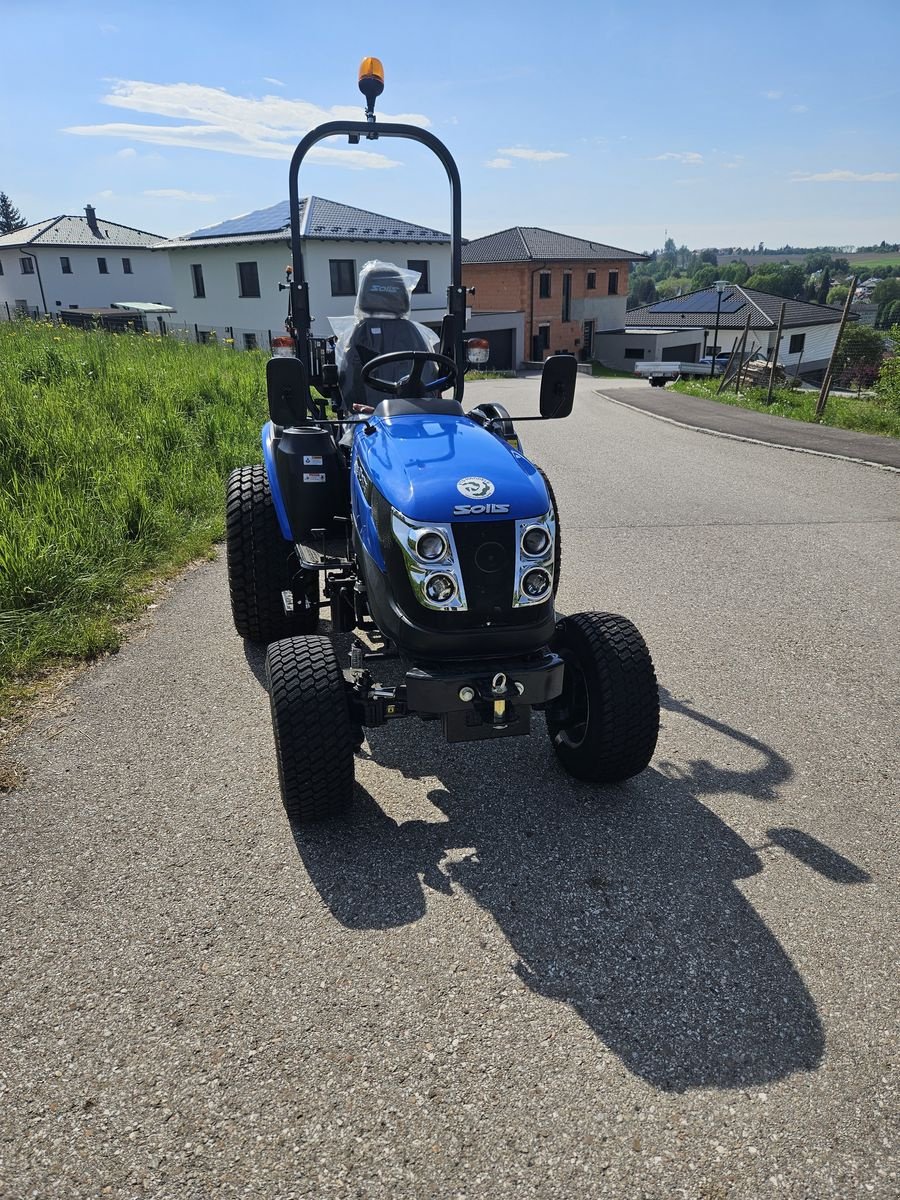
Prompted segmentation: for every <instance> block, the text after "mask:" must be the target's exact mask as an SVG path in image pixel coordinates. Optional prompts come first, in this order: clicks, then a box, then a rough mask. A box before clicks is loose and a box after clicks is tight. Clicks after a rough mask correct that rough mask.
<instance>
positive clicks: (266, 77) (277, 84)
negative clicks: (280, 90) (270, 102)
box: [263, 75, 287, 87]
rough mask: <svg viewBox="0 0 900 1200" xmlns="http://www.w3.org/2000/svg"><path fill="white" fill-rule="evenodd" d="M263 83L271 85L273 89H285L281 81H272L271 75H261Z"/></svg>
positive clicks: (284, 84) (285, 85)
mask: <svg viewBox="0 0 900 1200" xmlns="http://www.w3.org/2000/svg"><path fill="white" fill-rule="evenodd" d="M263 83H271V84H272V86H273V87H287V84H286V83H285V82H284V81H283V80H281V79H273V77H272V76H271V75H263Z"/></svg>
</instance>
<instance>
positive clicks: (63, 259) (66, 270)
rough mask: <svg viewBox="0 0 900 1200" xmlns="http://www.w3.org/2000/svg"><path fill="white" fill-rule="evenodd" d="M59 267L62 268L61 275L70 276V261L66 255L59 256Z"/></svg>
mask: <svg viewBox="0 0 900 1200" xmlns="http://www.w3.org/2000/svg"><path fill="white" fill-rule="evenodd" d="M59 265H60V267H61V268H62V273H63V275H71V274H72V260H71V259H70V258H69V257H68V255H66V254H63V255H61V256H60V260H59Z"/></svg>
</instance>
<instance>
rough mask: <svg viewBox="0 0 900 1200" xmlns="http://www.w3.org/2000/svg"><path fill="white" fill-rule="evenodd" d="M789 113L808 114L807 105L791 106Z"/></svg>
mask: <svg viewBox="0 0 900 1200" xmlns="http://www.w3.org/2000/svg"><path fill="white" fill-rule="evenodd" d="M791 112H795V113H805V112H809V105H808V104H792V105H791Z"/></svg>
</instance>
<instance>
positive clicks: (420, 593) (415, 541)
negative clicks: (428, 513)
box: [391, 508, 468, 612]
mask: <svg viewBox="0 0 900 1200" xmlns="http://www.w3.org/2000/svg"><path fill="white" fill-rule="evenodd" d="M391 532H392V533H393V535H394V539H395V541H396V542H397V545H398V546H399V547H400V549H401V551H402V552H403V559H404V562H405V563H406V571H407V574H408V575H409V581H410V583H411V584H412V589H413V591H414V592H415V595H416V599H417V600H418V602H419V603H420V604H421V605H422V607H423V608H430V609H431V610H432V611H433V612H466V611H467V609H468V605H467V603H466V590H465V588H464V586H463V579H462V569H461V567H460V563H459V557H458V555H457V552H456V543H455V542H454V540H453V530H452V529H451V527H450V525H449V524H443V523H441V522H438V521H412V520H410V518H409V517H406V516H404V515H403V513H401V512H398V511H397V509H396V508H392V509H391ZM427 533H435V534H437V535H438V536H439V537H441V538H442V539H443V543H444V553H443V554H442V555H441V556H440V557H439V558H423V557H422V556H421V555H420V554H419V552H418V546H419V542H420V540H421V539H422V538H423V537H424V536H425V534H427ZM432 575H446V576H448V577H449V578H450V579H451V580H452V581H453V584H454V592H453V595H452V596H450V597H448V599H446V600H442V601H439V600H432V599H430V598H429V597H428V596H427V595H426V594H425V584H426V582H427V581H428V580H429V579H430V578H431V576H432Z"/></svg>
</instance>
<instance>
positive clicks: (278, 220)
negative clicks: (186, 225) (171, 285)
mask: <svg viewBox="0 0 900 1200" xmlns="http://www.w3.org/2000/svg"><path fill="white" fill-rule="evenodd" d="M301 209H302V204H301ZM290 219H291V206H290V202H289V201H287V200H283V201H281V202H280V203H278V204H273V205H272V207H271V208H261V209H258V210H257V211H256V212H252V213H245V214H244V215H243V216H241V217H232V219H231V220H230V221H222V222H221V223H220V224H218V225H209V226H207V227H206V228H205V229H197V230H195V231H194V232H193V233H192V234H190V235H189V236H190V237H191V238H205V237H232V236H234V235H237V234H240V233H277V231H278V230H279V229H284V227H285V226H286V225H288V224H289V223H290Z"/></svg>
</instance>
